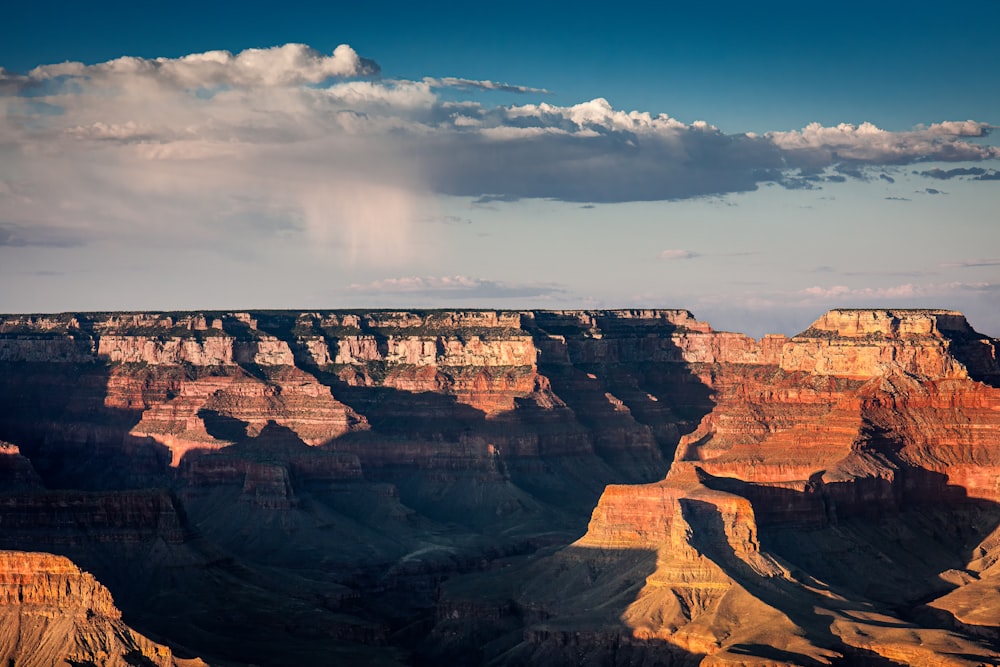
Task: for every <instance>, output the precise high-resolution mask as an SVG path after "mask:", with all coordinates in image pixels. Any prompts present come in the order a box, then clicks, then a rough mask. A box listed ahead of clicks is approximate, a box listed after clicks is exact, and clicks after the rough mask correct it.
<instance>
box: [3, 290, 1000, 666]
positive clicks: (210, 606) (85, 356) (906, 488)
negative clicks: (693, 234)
mask: <svg viewBox="0 0 1000 667" xmlns="http://www.w3.org/2000/svg"><path fill="white" fill-rule="evenodd" d="M997 358H998V355H997V341H995V340H992V339H990V338H988V337H985V336H982V335H980V334H978V333H977V332H975V330H974V329H973V328H972V327H971V326H970V325H969V324H968V323H967V322H966V320H965V318H964V317H963V316H962V315H961V314H960V313H957V312H955V311H948V310H887V309H876V310H872V309H864V310H857V309H856V310H846V309H845V310H835V311H831V312H830V313H827V314H826V315H824V316H822V317H821V318H820V319H818V320H817V321H816V322H815V323H814V324H813V325H812V326H811V327H809V328H808V329H807V330H806V331H803V332H802V333H800V334H798V335H796V336H792V337H790V338H789V337H786V336H780V335H771V336H766V337H764V338H762V339H760V340H755V339H753V338H749V337H747V336H743V335H741V334H738V333H728V332H716V331H714V330H713V329H712V328H711V327H710V326H709V325H708V324H707V323H704V322H700V321H698V320H697V319H695V318H694V316H693V315H692V314H691V313H690V312H688V311H685V310H616V311H600V310H594V311H525V312H496V311H413V312H409V311H375V312H362V311H347V312H338V311H315V312H292V311H261V312H252V313H245V312H244V313H241V312H201V313H76V314H63V315H16V316H15V315H11V316H3V317H0V439H2V440H4V441H6V444H3V445H0V481H2V482H3V483H4V484H5V486H3V487H2V489H0V523H2V525H3V526H5V527H6V528H5V531H4V534H3V536H2V539H0V546H4V547H6V548H12V549H13V548H18V549H30V550H33V551H35V550H39V551H48V550H51V551H55V552H57V553H61V554H64V555H67V556H71V557H72V558H73V559H74V560H76V562H78V563H80V564H82V565H83V566H84V567H86V568H87V569H88V570H91V571H93V572H95V574H97V575H98V576H99V578H101V580H102V581H104V582H105V583H106V584H107V585H108V586H109V587H111V589H112V591H113V592H115V597H116V599H119V600H120V602H121V604H122V605H123V609H125V610H126V612H127V613H130V614H133V615H134V617H135V618H136V619H137V620H138V622H139V623H140V624H141V625H142V627H141V628H140V629H145V628H149V629H150V630H152V631H154V632H155V633H156V634H157V635H158V636H159V635H164V636H172V637H173V638H174V639H175V641H179V642H181V643H182V644H184V645H187V646H192V647H194V648H196V649H199V654H204V655H207V656H208V657H211V655H212V654H213V653H214V654H218V655H220V656H222V657H223V658H224V659H229V660H233V659H235V660H237V661H252V662H261V663H268V661H269V660H270V661H271V664H286V663H282V662H281V660H283V659H284V660H292V659H293V657H288V656H291V655H292V654H289V653H288V651H289V650H290V649H288V647H287V645H284V648H281V649H278V648H276V647H275V646H270V645H269V644H268V642H266V641H265V640H264V639H263V638H262V637H259V636H251V635H248V634H247V632H246V628H247V627H253V626H254V624H255V623H259V622H267V623H272V622H276V620H277V619H286V620H285V621H283V622H282V623H280V624H279V625H280V628H281V629H280V630H277V631H276V632H278V633H279V635H280V636H281V637H284V638H285V639H284V640H282V641H285V640H287V642H290V643H291V644H294V645H295V646H296V649H295V651H298V653H296V654H295V657H294V659H295V660H298V661H300V662H302V661H304V662H306V663H308V662H309V661H310V660H315V659H317V658H316V656H322V655H331V654H330V653H329V652H330V651H331V650H334V651H335V652H339V653H337V655H339V656H340V657H341V658H342V662H344V663H345V664H353V663H352V661H354V660H357V661H364V660H369V659H375V660H376V661H378V660H381V661H388V662H387V663H386V664H392V662H393V661H394V660H396V659H397V658H398V657H399V654H398V653H397V652H396V651H398V650H400V649H399V648H398V647H401V646H403V647H406V650H408V651H412V652H413V653H412V655H411V657H412V658H413V659H414V660H418V661H419V660H421V659H423V660H425V661H430V662H434V661H440V660H451V661H458V662H464V663H471V664H474V663H476V662H483V663H485V662H490V663H491V664H524V663H534V664H583V663H585V662H587V660H589V661H590V662H592V663H593V664H606V663H607V662H608V660H611V659H612V658H613V656H615V655H617V656H618V658H614V660H618V661H619V662H622V661H624V662H622V664H628V663H635V664H638V663H641V662H648V661H650V660H652V661H656V660H660V661H673V662H672V663H670V662H666V663H665V664H696V663H703V664H720V665H721V664H727V665H741V664H747V665H750V664H754V665H762V664H830V663H834V664H955V665H971V664H977V661H979V662H987V663H988V662H989V661H990V660H994V659H995V658H996V648H997V647H996V643H995V638H996V637H997V624H996V623H995V622H994V621H991V620H990V618H991V614H992V613H993V611H994V610H995V611H998V612H1000V595H996V594H995V591H996V589H995V587H994V584H995V582H996V580H995V578H994V577H995V571H996V568H995V562H996V558H995V556H996V555H997V547H996V544H997V540H996V538H995V533H994V531H995V530H996V526H997V524H998V523H1000V512H998V511H997V510H996V507H997V506H998V505H1000V482H998V480H1000V438H998V433H1000V389H998V388H997V385H998V382H1000V365H998V361H997ZM588 518H589V524H588ZM959 526H961V527H959ZM581 535H582V537H581ZM991 536H992V537H991ZM879 553H881V554H883V556H885V558H883V559H881V560H880V558H879V557H878V556H876V555H875V554H879ZM970 553H972V554H973V555H974V557H972V558H970V557H969V554H970ZM827 554H836V556H832V555H830V556H828V555H827ZM914 554H922V555H919V556H915V555H914ZM872 559H874V561H873V562H874V563H875V564H874V565H873V564H871V563H870V562H869V561H871V560H872ZM911 560H912V562H911ZM895 561H898V562H903V563H909V565H908V566H907V567H906V568H904V571H902V572H900V571H897V570H896V569H893V567H891V566H890V565H888V564H885V563H886V562H889V563H891V562H895ZM122 563H124V564H126V565H127V567H118V566H117V565H118V564H122ZM880 563H881V564H880ZM856 571H861V572H868V573H869V574H865V575H864V576H857V575H856V574H854V575H853V576H852V573H854V572H856ZM168 590H169V591H170V592H169V593H167V592H166V591H168ZM119 591H120V594H119ZM233 591H236V593H235V596H236V598H238V599H240V600H241V601H242V603H241V604H240V605H239V610H238V611H235V612H232V611H226V613H221V612H222V609H223V607H224V605H221V604H220V602H219V601H220V600H224V599H226V598H227V597H232V596H233V595H234V593H233ZM187 596H190V597H191V599H201V600H203V601H200V602H199V603H198V604H197V605H196V606H197V609H195V610H193V611H192V610H189V611H188V612H187V613H186V614H185V613H182V612H181V609H182V607H183V605H184V602H183V600H185V599H187ZM212 600H214V602H213V601H212ZM893 601H895V602H893ZM817 609H818V610H821V611H815V610H817ZM809 610H813V611H809ZM255 618H256V619H257V620H256V621H255V620H254V619H255ZM748 618H753V619H758V620H757V621H755V623H754V625H753V627H751V626H750V625H748V622H747V621H746V619H748ZM263 619H268V620H263ZM288 619H291V620H288ZM415 619H419V620H415ZM206 627H210V628H212V630H211V631H210V632H209V631H206V630H205V628H206ZM408 628H409V629H408ZM417 628H424V629H428V628H430V629H432V631H431V634H430V637H431V638H430V639H429V640H427V641H425V642H422V641H421V640H420V639H419V637H422V633H421V631H418V630H417ZM303 633H305V634H306V635H308V638H307V639H302V637H301V635H303ZM491 642H492V643H491ZM991 642H993V643H991ZM477 644H478V646H477ZM487 644H489V648H484V646H486V645H487ZM331 647H334V648H331ZM202 648H205V649H207V650H205V651H202V650H201V649H202ZM282 651H284V653H282ZM282 655H285V656H286V657H285V658H282V657H280V656H282ZM421 656H423V657H422V658H421ZM962 656H965V657H962ZM969 656H973V657H969ZM583 658H586V660H583V662H581V660H582V659H583ZM409 659H410V658H404V659H403V660H404V662H405V661H408V660H409ZM866 660H867V661H869V662H865V661H866ZM880 660H881V661H883V662H878V661H880ZM612 661H613V660H612ZM884 661H890V662H884ZM287 664H292V663H290V662H289V663H287ZM649 664H652V663H651V662H650V663H649Z"/></svg>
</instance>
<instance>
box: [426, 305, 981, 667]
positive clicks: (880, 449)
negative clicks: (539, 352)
mask: <svg viewBox="0 0 1000 667" xmlns="http://www.w3.org/2000/svg"><path fill="white" fill-rule="evenodd" d="M778 343H779V341H777V340H776V339H765V340H764V341H761V342H760V350H759V352H758V356H757V358H756V359H752V358H751V360H750V361H749V363H743V362H740V363H732V362H730V361H728V360H727V359H726V353H722V354H717V355H715V357H714V359H701V360H698V361H692V362H691V364H690V369H691V371H692V372H693V373H694V374H695V375H697V376H699V377H700V378H702V380H703V382H704V383H705V385H706V386H708V387H710V388H711V389H712V400H713V402H714V403H715V405H714V407H713V409H712V410H711V411H710V412H709V413H708V414H706V415H705V416H704V418H703V419H702V420H701V423H700V424H699V425H698V427H697V428H696V429H694V430H693V431H691V432H690V433H688V434H686V435H685V436H684V437H683V438H682V439H681V441H680V444H679V446H678V448H677V451H676V457H675V460H674V463H673V465H672V466H671V469H670V472H669V473H668V475H667V476H666V477H665V479H664V480H663V481H661V482H657V483H654V484H648V485H641V486H623V485H611V486H609V487H608V488H607V489H606V490H605V492H604V494H603V495H602V497H601V500H600V502H599V503H598V505H597V507H596V509H595V510H594V512H593V515H592V518H591V522H590V525H589V528H588V531H587V533H586V534H585V535H584V536H583V537H582V538H581V539H580V540H578V541H577V542H576V543H574V544H573V545H571V546H569V547H567V548H565V549H562V550H560V551H558V552H556V553H554V554H552V555H551V556H548V557H546V558H541V559H538V560H537V561H535V562H532V563H529V564H526V565H524V566H522V567H519V568H518V569H516V570H515V571H513V572H511V573H509V574H508V575H506V576H503V577H499V578H496V577H492V578H491V577H488V576H482V575H477V576H473V577H466V578H460V579H457V580H455V581H452V582H448V584H446V586H445V592H444V595H443V599H442V602H441V604H440V605H439V614H438V619H439V620H438V625H437V628H436V629H435V639H434V641H432V642H429V643H428V648H427V650H428V655H431V656H435V657H437V658H441V657H442V656H444V657H449V658H455V657H456V656H458V657H460V658H461V659H470V658H471V659H474V660H479V661H482V662H490V663H491V664H523V663H524V662H532V663H539V664H542V663H544V664H647V663H649V664H651V663H652V662H655V661H660V662H662V663H663V664H704V665H764V664H767V665H786V664H787V665H820V664H864V665H867V664H874V665H882V664H893V665H895V664H901V665H970V666H971V665H983V664H996V663H997V662H998V661H1000V652H998V649H1000V647H998V645H997V639H998V637H1000V633H998V629H1000V597H998V594H997V590H998V589H997V585H998V583H1000V580H997V579H996V578H995V576H996V574H995V563H996V558H997V541H996V528H997V525H998V523H1000V506H998V501H1000V486H998V480H1000V390H998V389H997V388H996V387H995V386H993V385H991V384H989V382H993V381H995V379H996V377H997V370H998V366H997V361H996V358H997V357H996V352H997V345H996V342H995V341H992V340H990V339H987V338H984V337H982V336H979V335H978V334H976V333H975V332H974V331H973V330H972V329H971V328H970V327H969V326H968V325H967V323H966V322H965V319H964V318H963V317H962V316H961V315H960V314H958V313H954V312H950V311H846V310H845V311H833V312H831V313H828V314H827V315H825V316H824V317H823V318H821V319H820V320H818V321H817V322H816V323H815V324H814V325H813V326H812V327H811V328H810V329H808V330H807V331H805V332H803V333H802V334H800V335H798V336H795V337H793V338H792V339H790V340H785V341H780V344H778ZM768 348H769V349H768ZM977 379H978V380H986V382H982V381H977ZM498 600H506V603H505V604H506V605H507V609H508V610H509V611H508V613H507V614H506V615H500V616H497V617H496V618H493V619H488V618H487V620H484V619H483V618H482V617H483V616H484V615H483V614H482V613H481V612H479V611H477V609H481V608H483V607H485V608H490V606H491V605H495V604H496V603H497V601H498ZM470 636H475V637H476V638H477V642H478V646H477V645H476V642H473V643H465V644H463V643H462V638H465V637H470ZM487 640H488V641H487ZM480 646H482V648H480Z"/></svg>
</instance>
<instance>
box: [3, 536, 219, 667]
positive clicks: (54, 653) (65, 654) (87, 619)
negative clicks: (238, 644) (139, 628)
mask: <svg viewBox="0 0 1000 667" xmlns="http://www.w3.org/2000/svg"><path fill="white" fill-rule="evenodd" d="M0 661H3V662H4V663H5V664H9V665H19V666H20V665H24V666H26V667H51V666H53V665H66V666H67V667H68V666H69V665H79V664H85V665H105V666H106V667H129V666H134V665H158V666H160V667H184V666H189V667H195V666H196V665H204V664H205V663H204V662H202V661H201V660H198V659H192V660H181V659H177V658H175V657H174V655H173V654H172V652H171V651H170V649H169V648H167V647H166V646H163V645H160V644H156V643H154V642H152V641H150V640H149V639H147V638H146V637H144V636H142V635H140V634H139V633H137V632H135V631H134V630H132V629H131V628H130V627H128V626H127V625H125V624H124V623H123V622H122V620H121V612H120V611H119V610H118V609H117V608H116V607H115V604H114V601H113V600H112V598H111V594H110V593H109V592H108V590H107V589H106V588H105V587H104V586H102V585H101V584H100V583H99V582H98V581H97V580H96V579H94V577H93V576H91V575H90V574H88V573H86V572H82V571H81V570H80V569H79V568H78V567H76V565H74V564H73V563H72V562H71V561H70V560H69V559H67V558H63V557H61V556H53V555H51V554H47V553H33V552H23V551H0Z"/></svg>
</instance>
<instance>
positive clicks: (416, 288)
mask: <svg viewBox="0 0 1000 667" xmlns="http://www.w3.org/2000/svg"><path fill="white" fill-rule="evenodd" d="M349 291H351V292H354V293H359V294H400V295H426V296H433V297H436V298H441V299H465V298H468V297H476V298H485V299H491V298H492V299H496V298H500V299H514V298H531V297H540V296H549V295H554V294H558V293H561V292H563V291H564V290H563V289H562V288H561V287H559V286H558V285H552V284H547V285H517V284H511V283H505V282H500V281H494V280H482V279H480V278H470V277H468V276H463V275H455V276H406V277H402V278H385V279H383V280H376V281H373V282H370V283H365V284H352V285H351V286H350V288H349Z"/></svg>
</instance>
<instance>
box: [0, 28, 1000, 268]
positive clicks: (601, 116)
mask: <svg viewBox="0 0 1000 667" xmlns="http://www.w3.org/2000/svg"><path fill="white" fill-rule="evenodd" d="M377 71H378V66H377V65H376V64H375V63H373V62H372V61H370V60H366V59H365V58H362V57H361V56H359V55H358V54H357V53H356V52H355V51H354V50H353V49H352V48H351V47H349V46H347V45H342V46H339V47H337V49H336V50H334V51H333V53H332V54H329V55H325V54H322V53H319V52H318V51H315V50H314V49H311V48H309V47H307V46H305V45H301V44H288V45H285V46H280V47H274V48H269V49H248V50H245V51H242V52H240V53H237V54H232V53H229V52H226V51H210V52H207V53H199V54H192V55H189V56H185V57H182V58H156V59H143V58H133V57H124V58H119V59H116V60H113V61H109V62H106V63H99V64H95V65H85V64H83V63H74V62H68V63H61V64H55V65H43V66H40V67H37V68H35V69H34V70H32V71H31V72H29V73H28V74H27V75H19V74H13V73H10V72H7V71H5V70H0V184H3V187H2V188H0V212H2V215H3V220H2V222H4V224H5V225H7V227H6V228H5V229H7V230H16V234H15V233H14V231H10V233H9V234H8V236H9V237H10V239H15V238H17V239H21V241H18V242H24V243H27V242H34V241H31V240H32V239H41V240H43V241H44V242H45V243H46V244H54V243H58V242H59V239H68V238H72V239H73V242H74V243H80V242H84V241H86V240H103V241H109V240H119V241H127V240H128V239H132V240H134V241H135V242H138V239H149V238H153V239H156V240H158V241H161V242H164V243H167V244H171V243H173V244H178V245H184V244H188V245H190V244H198V245H199V247H212V248H233V249H234V250H233V252H236V251H237V250H236V248H239V247H245V246H248V245H250V244H251V243H255V242H260V241H262V240H263V241H270V240H273V239H274V238H276V237H278V236H280V237H281V238H288V237H291V236H295V235H300V236H302V237H303V238H305V239H306V243H307V244H308V246H309V247H310V248H311V249H312V250H314V251H315V252H316V253H319V254H323V255H324V256H326V255H329V256H330V257H331V258H335V259H337V260H338V261H344V262H349V263H366V264H373V265H382V266H389V265H393V264H399V263H401V262H402V261H403V259H405V258H406V257H407V256H408V255H410V254H412V253H415V252H417V251H416V250H415V249H414V234H413V230H412V223H413V222H414V221H417V220H419V219H421V218H422V217H424V216H426V212H424V211H421V210H419V209H420V207H421V204H420V202H421V201H422V198H423V197H424V196H426V195H427V194H428V193H432V194H433V193H438V194H451V195H460V196H468V197H473V198H477V197H478V198H482V197H483V195H487V194H488V199H481V201H484V202H486V201H493V202H496V201H515V200H517V199H523V198H551V199H558V200H565V201H577V202H592V203H601V202H622V201H649V200H668V199H687V198H693V197H701V196H706V195H716V194H726V193H732V192H745V191H750V190H754V189H756V188H757V187H758V186H759V185H760V184H761V183H765V182H781V183H785V184H789V185H791V184H793V182H794V179H786V177H785V173H786V171H787V169H788V168H790V167H792V168H805V167H810V168H819V169H822V168H825V167H829V166H833V165H835V164H837V163H838V162H840V161H843V160H849V161H851V162H852V163H856V164H861V165H866V164H869V165H881V164H897V163H906V162H916V161H923V160H926V159H931V158H933V159H937V160H959V159H967V160H985V159H993V158H996V157H998V152H997V149H996V148H995V147H990V146H987V145H983V144H981V143H975V142H970V141H967V140H966V139H967V138H970V137H971V138H976V137H981V136H983V135H984V134H986V133H987V132H988V131H989V130H990V129H991V128H990V126H988V125H986V124H984V123H979V122H975V121H961V122H946V123H938V124H935V125H931V126H928V127H918V128H916V129H914V130H912V131H910V132H888V131H885V130H882V129H879V128H877V127H875V126H873V125H871V124H863V125H861V126H857V127H855V126H852V125H839V126H836V127H822V126H819V125H817V124H813V125H810V126H808V127H806V128H805V129H803V130H800V131H793V132H775V133H770V134H768V135H764V136H757V135H751V134H737V135H729V134H725V133H724V132H722V131H721V130H719V129H718V128H716V127H714V126H712V125H710V124H709V123H707V122H704V121H698V122H695V123H691V124H686V123H683V122H681V121H679V120H677V119H674V118H671V117H669V116H667V115H665V114H652V113H648V112H644V111H625V110H621V109H616V108H614V107H613V106H612V105H611V104H610V103H609V102H608V101H607V100H606V99H603V98H596V99H593V100H590V101H587V102H583V103H580V104H575V105H568V106H559V105H554V104H548V103H540V104H524V105H512V106H486V105H483V104H481V103H477V102H475V101H471V100H465V101H457V102H456V101H442V100H441V99H439V97H438V94H437V92H436V89H437V88H440V87H443V86H444V87H450V88H454V89H456V90H461V89H463V88H465V89H473V90H497V91H507V92H522V93H537V94H541V93H544V92H545V91H544V90H543V89H540V88H530V87H527V86H516V85H511V84H505V83H496V82H493V81H489V80H482V81H478V80H471V79H461V78H454V77H443V78H427V79H423V80H419V81H386V80H357V78H358V77H364V76H366V75H371V74H374V73H376V72H377ZM28 91H30V94H29V92H28ZM799 180H802V179H801V178H800V179H799ZM477 201H478V200H477ZM665 252H666V254H664V255H661V256H662V258H663V259H680V258H691V257H694V256H695V254H694V253H691V251H665ZM678 252H683V253H690V254H685V255H683V256H682V255H676V254H675V255H671V253H678Z"/></svg>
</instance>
